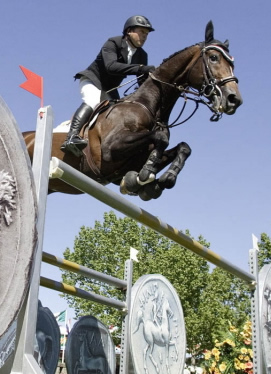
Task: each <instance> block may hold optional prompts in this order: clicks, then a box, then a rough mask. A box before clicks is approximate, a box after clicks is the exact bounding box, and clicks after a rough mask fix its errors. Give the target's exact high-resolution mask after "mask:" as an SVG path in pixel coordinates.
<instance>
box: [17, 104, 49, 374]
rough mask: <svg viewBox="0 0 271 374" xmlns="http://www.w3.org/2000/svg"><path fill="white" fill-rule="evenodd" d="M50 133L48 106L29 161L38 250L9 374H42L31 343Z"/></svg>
mask: <svg viewBox="0 0 271 374" xmlns="http://www.w3.org/2000/svg"><path fill="white" fill-rule="evenodd" d="M52 131H53V113H52V109H51V107H50V106H48V107H45V108H41V109H40V110H39V112H38V116H37V130H36V139H35V148H34V159H33V166H32V171H33V176H34V181H35V188H36V195H37V205H38V222H37V233H38V247H37V252H36V256H35V263H34V265H33V266H34V270H33V275H32V279H31V283H30V289H29V292H28V297H26V300H25V302H24V305H23V307H22V309H21V311H20V313H19V317H18V324H17V339H18V341H17V348H16V353H15V358H14V362H13V368H12V372H11V373H14V374H15V373H16V374H18V373H23V374H24V373H27V374H32V373H33V374H36V373H38V374H39V373H42V370H41V368H40V367H39V365H38V363H37V362H36V360H35V358H34V343H35V334H36V322H37V312H38V293H39V278H40V267H41V258H42V246H43V233H44V222H45V211H46V201H47V193H48V180H49V165H50V158H51V143H52Z"/></svg>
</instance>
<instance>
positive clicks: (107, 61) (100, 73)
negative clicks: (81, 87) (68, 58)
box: [74, 36, 148, 91]
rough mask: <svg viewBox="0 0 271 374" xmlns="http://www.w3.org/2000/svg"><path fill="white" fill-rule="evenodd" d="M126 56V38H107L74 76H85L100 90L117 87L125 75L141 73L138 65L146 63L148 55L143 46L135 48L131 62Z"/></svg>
mask: <svg viewBox="0 0 271 374" xmlns="http://www.w3.org/2000/svg"><path fill="white" fill-rule="evenodd" d="M127 57H128V46H127V42H126V40H125V39H124V38H123V37H122V36H116V37H113V38H109V39H108V40H107V41H106V42H105V44H104V45H103V47H102V49H101V50H100V52H99V54H98V56H97V57H96V59H95V60H94V61H93V62H92V64H90V65H89V67H88V68H87V69H86V70H83V71H80V72H79V73H77V74H76V75H75V76H74V78H75V79H80V78H81V77H86V78H88V79H89V80H90V81H91V82H92V83H93V84H94V85H95V86H96V87H97V88H99V89H100V90H102V91H108V90H110V89H111V88H114V87H118V86H119V85H120V83H121V82H122V80H123V79H124V78H126V76H127V75H141V74H142V73H141V72H140V65H147V64H148V55H147V53H146V52H145V51H144V49H143V48H137V49H136V52H135V53H134V55H133V57H132V61H131V64H128V63H127Z"/></svg>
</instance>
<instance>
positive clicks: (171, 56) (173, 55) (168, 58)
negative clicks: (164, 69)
mask: <svg viewBox="0 0 271 374" xmlns="http://www.w3.org/2000/svg"><path fill="white" fill-rule="evenodd" d="M199 44H200V43H196V44H194V45H191V46H190V47H186V48H184V49H181V50H180V51H178V52H174V53H172V54H171V55H170V56H169V57H167V58H165V59H164V60H163V61H162V63H161V65H162V64H164V63H165V62H167V61H168V60H170V59H171V58H173V57H175V56H177V55H178V54H180V53H182V52H184V51H186V50H187V49H189V48H191V47H194V46H195V45H199Z"/></svg>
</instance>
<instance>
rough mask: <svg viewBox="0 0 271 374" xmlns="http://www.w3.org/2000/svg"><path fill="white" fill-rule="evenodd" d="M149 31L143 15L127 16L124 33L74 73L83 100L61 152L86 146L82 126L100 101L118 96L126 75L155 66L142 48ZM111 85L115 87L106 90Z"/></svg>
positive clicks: (138, 72) (136, 73)
mask: <svg viewBox="0 0 271 374" xmlns="http://www.w3.org/2000/svg"><path fill="white" fill-rule="evenodd" d="M151 31H154V29H153V27H152V25H151V23H150V21H149V20H148V19H147V18H146V17H144V16H139V15H137V16H132V17H130V18H128V19H127V21H126V22H125V24H124V28H123V35H122V36H116V37H112V38H109V39H108V40H107V41H106V42H105V44H104V45H103V47H102V48H101V50H100V52H99V54H98V56H97V57H96V59H95V60H94V61H93V62H92V63H91V64H90V65H89V67H88V68H87V69H86V70H83V71H80V72H79V73H77V74H76V75H75V76H74V78H75V79H80V81H79V87H80V92H81V97H82V100H83V103H82V104H81V105H80V107H79V108H78V109H77V110H76V112H75V113H74V115H73V118H72V122H71V127H70V130H69V133H68V135H67V138H66V140H65V142H64V143H63V144H62V146H61V150H62V151H63V152H65V153H66V152H72V153H74V154H75V155H76V156H78V150H79V154H80V151H81V150H82V149H84V148H85V147H86V145H87V141H86V140H84V139H82V138H81V137H80V136H79V132H80V130H81V128H82V127H83V125H84V124H85V123H87V121H88V120H89V118H90V116H91V114H92V113H93V110H94V108H95V106H97V105H98V104H99V103H100V102H101V101H102V100H105V99H107V100H117V99H119V98H120V97H119V93H118V91H117V88H118V86H119V85H120V83H121V82H122V80H123V79H124V78H126V76H127V75H136V76H141V75H142V74H148V73H149V72H151V71H153V70H154V69H155V67H154V66H151V65H148V55H147V53H146V52H145V51H144V49H143V48H142V46H143V45H144V43H145V42H146V40H147V37H148V34H149V32H151ZM139 84H140V82H139ZM113 88H116V89H115V90H112V91H111V92H106V91H109V90H111V89H113Z"/></svg>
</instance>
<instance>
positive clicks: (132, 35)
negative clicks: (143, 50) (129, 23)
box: [128, 27, 149, 48]
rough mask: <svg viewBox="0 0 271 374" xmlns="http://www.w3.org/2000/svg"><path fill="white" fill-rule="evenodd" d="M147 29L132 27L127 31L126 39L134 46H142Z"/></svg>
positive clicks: (147, 32) (146, 35) (145, 38)
mask: <svg viewBox="0 0 271 374" xmlns="http://www.w3.org/2000/svg"><path fill="white" fill-rule="evenodd" d="M148 34H149V30H148V29H147V28H146V27H134V28H132V29H131V30H130V31H129V32H128V41H129V39H130V41H131V42H132V45H133V46H134V47H136V48H138V47H142V46H143V44H144V43H145V41H146V40H147V37H148Z"/></svg>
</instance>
